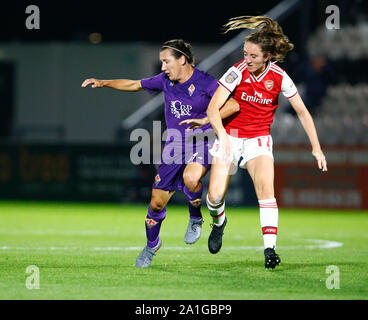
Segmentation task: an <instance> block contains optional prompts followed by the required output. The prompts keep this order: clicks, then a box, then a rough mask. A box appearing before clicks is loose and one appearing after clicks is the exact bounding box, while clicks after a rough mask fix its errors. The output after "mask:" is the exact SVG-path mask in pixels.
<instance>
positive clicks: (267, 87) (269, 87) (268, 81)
mask: <svg viewBox="0 0 368 320" xmlns="http://www.w3.org/2000/svg"><path fill="white" fill-rule="evenodd" d="M264 85H265V87H266V89H267V90H271V89H272V88H273V81H272V80H266V81H265V82H264Z"/></svg>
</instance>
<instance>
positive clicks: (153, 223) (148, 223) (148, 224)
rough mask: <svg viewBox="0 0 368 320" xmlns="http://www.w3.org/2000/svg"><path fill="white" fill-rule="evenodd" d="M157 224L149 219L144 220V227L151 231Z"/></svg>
mask: <svg viewBox="0 0 368 320" xmlns="http://www.w3.org/2000/svg"><path fill="white" fill-rule="evenodd" d="M157 223H158V222H157V221H155V220H153V219H149V218H146V225H147V228H148V229H151V228H152V227H154V226H155V225H156V224H157Z"/></svg>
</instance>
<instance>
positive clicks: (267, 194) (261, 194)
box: [255, 182, 274, 199]
mask: <svg viewBox="0 0 368 320" xmlns="http://www.w3.org/2000/svg"><path fill="white" fill-rule="evenodd" d="M255 189H256V193H257V195H258V198H259V199H271V198H273V197H274V189H273V186H272V185H270V184H269V183H266V182H264V183H262V182H261V183H258V184H257V185H256V186H255Z"/></svg>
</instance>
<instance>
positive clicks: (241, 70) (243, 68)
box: [239, 65, 248, 72]
mask: <svg viewBox="0 0 368 320" xmlns="http://www.w3.org/2000/svg"><path fill="white" fill-rule="evenodd" d="M246 68H248V66H247V65H245V66H244V67H242V68H241V69H239V71H240V72H243V71H244V70H245V69H246Z"/></svg>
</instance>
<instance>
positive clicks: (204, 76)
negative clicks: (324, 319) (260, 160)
mask: <svg viewBox="0 0 368 320" xmlns="http://www.w3.org/2000/svg"><path fill="white" fill-rule="evenodd" d="M141 85H142V87H143V88H144V89H145V90H146V91H148V92H149V93H151V94H152V93H154V92H158V91H164V94H165V120H166V126H167V128H168V129H176V130H179V131H180V133H181V137H183V139H184V137H185V129H186V128H188V127H189V125H187V124H185V125H183V126H179V123H180V122H181V121H183V120H185V119H195V118H204V117H206V110H207V107H208V104H209V102H210V101H211V98H212V96H213V94H214V93H215V91H216V89H217V86H218V84H217V80H216V79H215V78H213V77H212V76H211V75H209V74H208V73H206V72H204V71H201V70H199V69H197V68H194V72H193V75H192V76H191V77H190V79H189V80H187V81H186V82H184V83H178V82H172V81H171V80H170V79H169V78H168V77H167V76H166V74H165V73H164V72H162V73H160V74H158V75H157V76H155V77H152V78H147V79H142V80H141ZM208 128H210V124H207V125H205V126H203V127H202V128H201V129H202V130H203V131H204V130H206V129H208Z"/></svg>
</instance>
